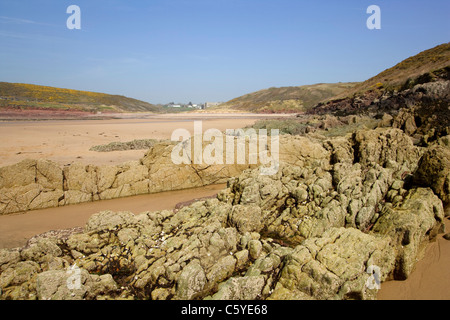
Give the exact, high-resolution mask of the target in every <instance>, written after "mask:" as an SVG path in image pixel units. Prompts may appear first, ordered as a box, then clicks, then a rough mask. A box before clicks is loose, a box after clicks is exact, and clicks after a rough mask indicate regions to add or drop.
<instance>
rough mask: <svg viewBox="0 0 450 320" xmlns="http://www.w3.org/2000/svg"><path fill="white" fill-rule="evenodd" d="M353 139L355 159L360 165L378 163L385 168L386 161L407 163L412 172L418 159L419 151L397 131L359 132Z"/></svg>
mask: <svg viewBox="0 0 450 320" xmlns="http://www.w3.org/2000/svg"><path fill="white" fill-rule="evenodd" d="M353 139H354V141H355V143H356V149H355V159H356V161H357V162H359V163H360V164H361V165H367V164H369V163H378V164H380V165H382V166H386V164H387V163H388V161H394V162H396V163H398V164H403V163H407V164H408V166H409V167H410V169H411V170H413V169H415V168H414V164H415V163H417V160H418V159H419V157H420V151H419V149H418V148H417V147H415V146H414V145H413V142H412V140H411V138H410V137H408V136H407V135H406V134H405V133H403V131H401V130H399V129H390V128H389V129H386V128H377V129H375V130H360V131H358V132H356V133H355V134H354V137H353Z"/></svg>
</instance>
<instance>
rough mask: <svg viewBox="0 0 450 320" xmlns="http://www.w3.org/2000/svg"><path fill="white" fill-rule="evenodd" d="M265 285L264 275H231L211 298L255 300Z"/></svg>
mask: <svg viewBox="0 0 450 320" xmlns="http://www.w3.org/2000/svg"><path fill="white" fill-rule="evenodd" d="M264 285H265V279H264V276H248V277H247V276H246V277H233V278H230V279H228V280H227V281H226V282H224V283H223V284H222V285H221V287H220V288H219V291H218V292H217V293H216V294H214V295H213V296H212V297H211V298H212V299H213V300H256V299H258V298H259V297H260V296H261V293H262V290H263V288H264Z"/></svg>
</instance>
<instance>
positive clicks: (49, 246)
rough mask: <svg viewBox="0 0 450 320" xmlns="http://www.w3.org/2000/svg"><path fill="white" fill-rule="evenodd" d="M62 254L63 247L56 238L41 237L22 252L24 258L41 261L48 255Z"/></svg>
mask: <svg viewBox="0 0 450 320" xmlns="http://www.w3.org/2000/svg"><path fill="white" fill-rule="evenodd" d="M61 254H62V251H61V249H60V248H59V247H58V245H57V244H56V239H46V238H42V239H39V240H38V241H37V242H36V243H34V244H32V245H31V246H30V247H29V248H25V249H23V250H22V251H21V252H20V255H21V258H22V259H23V260H29V261H36V262H40V261H41V260H42V259H43V258H44V257H46V256H52V257H59V256H60V255H61Z"/></svg>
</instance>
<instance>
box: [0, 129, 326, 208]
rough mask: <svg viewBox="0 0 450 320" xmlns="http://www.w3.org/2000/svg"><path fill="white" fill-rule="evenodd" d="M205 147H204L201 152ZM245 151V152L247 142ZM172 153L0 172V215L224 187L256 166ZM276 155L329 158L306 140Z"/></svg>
mask: <svg viewBox="0 0 450 320" xmlns="http://www.w3.org/2000/svg"><path fill="white" fill-rule="evenodd" d="M235 139H237V138H235ZM224 143H225V142H224ZM208 144H209V143H208V142H204V143H203V147H204V149H205V148H206V147H207V146H208ZM236 144H237V143H236ZM268 144H269V145H270V139H269V142H268ZM246 145H247V146H246V148H247V149H249V140H247V141H246ZM174 147H175V144H174V143H171V142H162V143H160V144H156V145H155V146H154V147H152V148H151V149H150V150H149V151H148V152H147V154H146V155H145V156H144V157H143V158H142V159H140V160H139V161H130V162H126V163H123V164H121V165H110V166H94V165H84V164H81V163H74V164H71V165H68V166H65V167H63V168H60V167H59V166H58V165H57V164H56V163H53V162H51V161H44V160H24V161H22V162H20V163H18V164H16V165H12V166H7V167H3V168H0V214H8V213H14V212H21V211H27V210H33V209H42V208H49V207H57V206H64V205H69V204H77V203H82V202H90V201H97V200H108V199H114V198H122V197H128V196H134V195H140V194H148V193H156V192H161V191H172V190H180V189H187V188H194V187H201V186H205V185H210V184H216V183H225V182H226V181H227V180H228V179H229V178H231V177H235V176H237V175H239V174H240V173H241V172H242V171H244V170H245V169H249V168H256V167H257V166H258V164H259V163H260V162H259V158H258V157H257V160H258V161H257V162H255V163H254V164H252V163H251V162H250V161H249V159H248V155H247V159H246V162H245V164H233V163H231V164H228V163H227V161H226V153H224V159H223V161H222V163H223V164H212V165H207V164H205V163H203V164H192V163H190V164H176V163H174V162H173V161H172V158H171V156H172V151H173V149H174ZM224 150H225V148H224ZM279 153H280V159H281V160H282V161H285V162H287V163H290V164H293V165H299V166H314V167H326V166H327V165H328V163H329V152H328V151H327V150H325V149H324V148H323V147H322V145H321V143H319V142H317V141H314V140H312V139H309V138H307V137H293V136H281V137H280V149H279ZM193 158H194V157H193V150H192V154H191V159H193Z"/></svg>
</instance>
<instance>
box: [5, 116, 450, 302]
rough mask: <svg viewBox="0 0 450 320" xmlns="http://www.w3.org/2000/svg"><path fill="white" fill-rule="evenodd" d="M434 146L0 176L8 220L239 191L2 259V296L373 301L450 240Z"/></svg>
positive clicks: (10, 171)
mask: <svg viewBox="0 0 450 320" xmlns="http://www.w3.org/2000/svg"><path fill="white" fill-rule="evenodd" d="M347 120H348V121H349V122H352V121H353V120H351V119H350V118H349V119H347ZM347 120H345V121H347ZM385 120H386V122H390V121H391V120H392V122H394V121H395V120H394V119H389V118H388V117H386V119H385ZM417 127H418V128H419V127H420V126H417ZM430 143H432V145H430V146H428V145H420V144H414V137H411V136H410V134H409V132H405V130H404V129H402V128H391V127H382V126H380V127H379V128H376V129H374V130H367V129H363V130H357V131H355V132H354V133H352V134H348V135H345V136H339V137H325V136H321V135H318V134H313V135H306V136H301V137H300V136H298V137H292V136H288V135H286V136H281V137H280V163H279V167H278V171H277V172H276V173H275V174H273V175H262V174H261V170H260V168H259V167H258V165H239V166H238V165H232V166H230V167H228V168H227V169H225V167H224V165H216V164H214V165H192V164H183V165H175V164H174V163H173V162H172V161H171V158H170V157H171V156H170V155H171V153H172V150H173V148H174V145H173V144H168V143H162V144H158V145H155V146H154V147H153V148H152V149H150V150H149V152H148V153H147V154H146V156H145V157H144V158H143V159H141V160H140V161H135V162H129V163H125V164H123V165H120V166H104V167H103V166H102V167H96V166H85V165H79V164H77V165H73V166H70V167H65V168H62V169H61V168H59V167H58V166H56V165H54V164H52V163H51V162H46V161H35V160H29V161H24V162H22V163H20V164H17V165H15V166H11V167H8V168H6V169H5V168H1V169H0V178H1V179H0V188H1V190H2V193H0V194H1V197H2V198H1V204H2V207H1V208H2V210H4V212H8V210H17V208H29V207H30V205H32V204H33V205H37V203H38V202H37V201H38V200H36V199H47V198H48V199H50V200H48V201H46V202H44V203H50V202H51V201H53V200H52V199H55V198H56V196H57V197H58V198H57V199H56V202H57V203H58V205H64V204H68V203H76V202H77V201H95V200H99V199H108V198H113V197H118V196H126V195H132V194H139V193H141V192H142V193H146V192H156V191H162V190H167V189H179V188H186V187H188V186H201V185H204V184H209V183H214V182H218V181H220V182H222V181H227V188H225V189H224V190H222V191H221V192H220V193H219V194H218V195H217V197H213V198H208V199H201V200H199V201H195V202H192V203H185V204H183V205H180V206H178V207H177V208H176V209H174V210H163V211H157V212H143V213H140V214H137V215H135V214H133V213H131V212H113V211H103V212H99V213H97V214H95V215H93V216H92V217H91V218H90V219H89V221H88V222H87V224H86V226H85V227H84V229H83V230H65V231H64V232H63V231H61V232H56V231H55V232H50V233H46V234H43V235H40V236H37V237H34V238H33V239H32V240H30V241H29V242H28V244H27V246H25V247H23V248H16V249H3V250H0V289H1V298H2V299H3V298H4V299H153V300H168V299H183V300H184V299H208V300H209V299H211V300H214V299H277V300H278V299H375V298H376V295H377V287H376V286H374V282H375V284H379V282H380V281H386V280H390V279H405V278H407V277H408V276H409V275H410V274H411V272H412V271H413V270H414V266H415V264H416V263H417V261H418V260H419V259H420V258H421V256H422V254H423V252H424V248H425V247H426V245H427V244H428V242H429V241H430V240H432V239H433V238H434V237H435V236H436V235H437V234H438V233H440V232H443V231H444V230H443V220H444V215H445V213H444V209H443V208H444V207H443V203H446V202H448V197H449V189H448V186H449V185H450V183H449V174H448V169H449V163H448V159H449V158H450V157H449V154H448V151H449V143H448V137H446V136H443V137H440V138H439V139H437V140H435V141H434V142H431V141H430ZM53 197H54V198H53ZM39 203H42V202H39ZM374 270H376V272H377V273H376V275H375V274H373V272H374Z"/></svg>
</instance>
